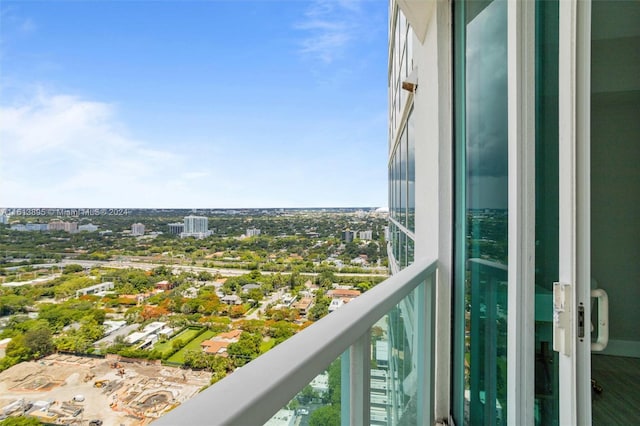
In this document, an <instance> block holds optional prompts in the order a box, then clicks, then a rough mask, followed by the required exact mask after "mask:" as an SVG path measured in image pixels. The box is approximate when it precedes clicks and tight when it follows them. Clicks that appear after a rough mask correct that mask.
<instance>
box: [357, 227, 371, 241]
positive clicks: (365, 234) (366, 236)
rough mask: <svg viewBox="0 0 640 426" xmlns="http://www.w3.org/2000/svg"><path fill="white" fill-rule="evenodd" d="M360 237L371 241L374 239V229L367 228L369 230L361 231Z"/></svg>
mask: <svg viewBox="0 0 640 426" xmlns="http://www.w3.org/2000/svg"><path fill="white" fill-rule="evenodd" d="M359 238H360V239H361V240H363V241H369V240H372V239H373V231H372V230H370V229H369V230H367V231H360V233H359Z"/></svg>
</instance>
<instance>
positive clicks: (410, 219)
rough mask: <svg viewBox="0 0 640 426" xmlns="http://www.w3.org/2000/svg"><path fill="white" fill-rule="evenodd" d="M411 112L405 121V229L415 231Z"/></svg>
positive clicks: (413, 154) (413, 148)
mask: <svg viewBox="0 0 640 426" xmlns="http://www.w3.org/2000/svg"><path fill="white" fill-rule="evenodd" d="M413 121H414V118H413V110H411V111H410V112H409V118H408V119H407V187H408V188H407V191H408V193H407V228H408V229H409V230H410V231H415V212H416V188H415V184H416V153H415V151H416V138H415V135H414V122H413Z"/></svg>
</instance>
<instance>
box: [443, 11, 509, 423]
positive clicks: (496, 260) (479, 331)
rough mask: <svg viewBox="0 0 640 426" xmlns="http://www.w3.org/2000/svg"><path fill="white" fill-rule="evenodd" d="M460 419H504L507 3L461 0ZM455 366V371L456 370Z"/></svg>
mask: <svg viewBox="0 0 640 426" xmlns="http://www.w3.org/2000/svg"><path fill="white" fill-rule="evenodd" d="M454 10H455V12H454V13H455V14H456V17H455V22H456V28H455V30H454V39H455V40H454V42H455V46H456V47H455V49H456V51H455V52H454V55H455V64H454V66H455V72H456V81H455V85H454V92H455V96H456V105H455V108H456V147H455V149H456V153H457V156H456V176H455V178H456V184H457V187H456V191H457V192H458V193H461V194H462V196H460V197H459V198H458V199H457V200H456V221H457V223H456V233H457V235H456V238H455V251H456V270H455V277H454V278H455V290H454V291H455V293H454V298H455V301H456V302H455V306H454V329H455V330H457V331H456V333H455V338H454V343H453V344H454V357H453V363H454V364H453V370H454V383H453V396H452V399H453V411H454V420H455V421H456V423H459V424H495V425H502V424H505V422H506V418H507V416H506V414H507V413H506V410H507V405H506V392H507V389H506V388H507V266H506V265H507V241H508V234H507V218H508V214H507V213H508V211H507V206H508V177H507V172H508V165H507V122H508V120H507V119H508V117H507V7H506V1H504V0H494V1H481V2H471V1H469V2H464V3H463V4H460V3H455V8H454ZM456 370H457V372H456Z"/></svg>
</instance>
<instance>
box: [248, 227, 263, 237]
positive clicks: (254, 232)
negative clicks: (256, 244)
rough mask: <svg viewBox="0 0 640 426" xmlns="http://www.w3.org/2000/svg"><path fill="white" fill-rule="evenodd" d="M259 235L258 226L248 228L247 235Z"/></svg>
mask: <svg viewBox="0 0 640 426" xmlns="http://www.w3.org/2000/svg"><path fill="white" fill-rule="evenodd" d="M258 235H260V230H259V229H258V228H247V237H257V236H258Z"/></svg>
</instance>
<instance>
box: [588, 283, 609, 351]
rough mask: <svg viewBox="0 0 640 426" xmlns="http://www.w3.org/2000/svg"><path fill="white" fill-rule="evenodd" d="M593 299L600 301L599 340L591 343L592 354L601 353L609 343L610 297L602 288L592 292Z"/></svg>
mask: <svg viewBox="0 0 640 426" xmlns="http://www.w3.org/2000/svg"><path fill="white" fill-rule="evenodd" d="M591 297H592V298H596V299H598V323H597V324H598V339H597V340H596V341H595V342H591V351H592V352H601V351H603V350H604V349H605V348H606V347H607V344H608V343H609V296H608V295H607V292H606V291H604V290H603V289H601V288H597V289H595V290H591Z"/></svg>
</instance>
